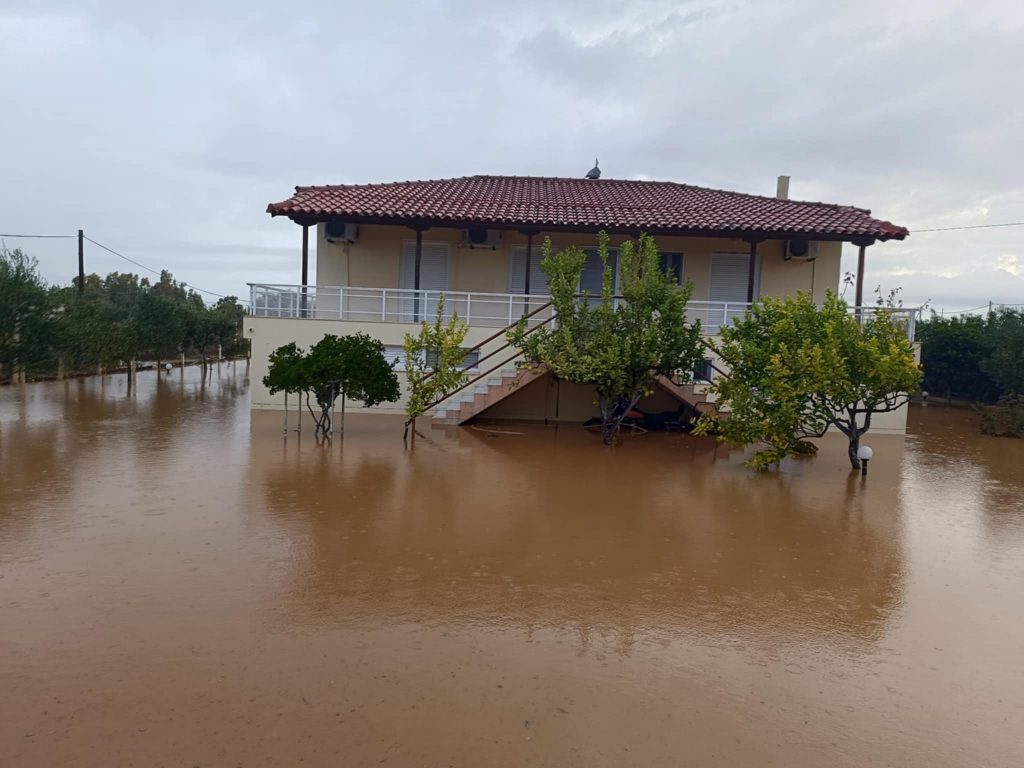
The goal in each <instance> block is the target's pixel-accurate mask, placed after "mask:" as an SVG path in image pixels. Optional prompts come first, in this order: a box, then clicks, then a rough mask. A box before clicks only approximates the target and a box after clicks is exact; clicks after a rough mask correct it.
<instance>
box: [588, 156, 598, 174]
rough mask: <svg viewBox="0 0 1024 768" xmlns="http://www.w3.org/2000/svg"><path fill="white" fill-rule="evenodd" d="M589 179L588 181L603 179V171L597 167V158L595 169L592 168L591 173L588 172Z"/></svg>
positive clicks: (595, 159)
mask: <svg viewBox="0 0 1024 768" xmlns="http://www.w3.org/2000/svg"><path fill="white" fill-rule="evenodd" d="M587 178H588V179H600V178H601V169H600V168H598V167H597V158H596V157H595V158H594V167H593V168H591V169H590V170H589V171H587Z"/></svg>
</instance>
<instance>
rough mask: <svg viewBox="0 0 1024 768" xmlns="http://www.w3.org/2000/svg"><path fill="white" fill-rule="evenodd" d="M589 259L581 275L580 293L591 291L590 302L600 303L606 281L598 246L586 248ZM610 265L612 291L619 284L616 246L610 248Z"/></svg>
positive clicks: (594, 304) (592, 303)
mask: <svg viewBox="0 0 1024 768" xmlns="http://www.w3.org/2000/svg"><path fill="white" fill-rule="evenodd" d="M583 251H584V252H585V253H586V254H587V260H586V262H585V263H584V264H583V274H582V275H581V276H580V293H589V294H590V295H591V296H592V297H595V298H592V299H590V304H591V305H592V306H596V305H597V304H600V303H601V302H600V299H601V284H602V282H603V281H604V265H603V264H602V263H601V256H600V255H599V254H598V252H597V249H596V248H584V249H583ZM608 266H609V267H611V269H612V292H613V293H614V292H615V288H616V287H617V286H618V284H619V270H618V266H619V252H618V250H616V249H615V248H609V249H608Z"/></svg>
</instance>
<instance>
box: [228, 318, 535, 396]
mask: <svg viewBox="0 0 1024 768" xmlns="http://www.w3.org/2000/svg"><path fill="white" fill-rule="evenodd" d="M499 330H501V329H498V328H470V329H469V331H468V332H467V334H466V341H465V342H464V344H463V346H465V347H467V348H470V347H475V346H476V345H477V344H479V343H480V342H482V341H484V340H485V339H487V338H489V337H490V336H493V335H494V334H495V333H497V332H498V331H499ZM418 331H419V325H416V324H412V323H358V322H351V321H344V320H299V319H293V318H279V317H247V318H246V320H245V337H246V338H247V339H250V340H251V341H252V361H251V365H250V377H251V382H250V389H249V391H250V392H251V397H252V407H253V408H259V409H282V408H284V393H283V392H278V393H277V394H276V395H271V394H270V392H269V391H268V390H267V388H266V387H265V386H264V385H263V377H264V376H266V375H267V370H268V367H269V366H268V362H267V360H268V357H269V356H270V353H271V352H273V351H274V350H275V349H277V348H278V347H280V346H283V345H285V344H288V343H290V342H293V341H294V342H295V343H296V344H298V345H299V347H300V348H301V349H309V347H311V346H312V345H313V344H315V343H316V342H318V341H320V339H322V338H323V337H324V336H326V335H327V334H335V335H336V336H344V335H347V334H352V333H365V334H367V335H369V336H372V337H374V338H376V339H380V340H381V341H382V342H383V343H384V344H386V345H388V346H392V345H393V346H401V345H402V344H403V343H404V341H405V334H406V333H416V332H418ZM504 343H505V339H504V336H501V335H499V336H498V338H496V339H494V340H493V341H491V342H489V343H488V344H487V345H485V346H484V348H483V349H482V350H481V357H483V356H484V355H487V354H489V353H490V352H491V351H493V350H495V349H497V348H498V347H500V346H502V345H503V344H504ZM514 353H515V350H513V349H511V348H509V349H507V350H503V351H502V352H501V353H500V354H497V355H495V356H494V357H492V358H490V359H488V360H484V361H483V362H482V363H481V368H480V369H481V371H486V370H488V369H489V368H492V367H493V366H495V365H497V364H498V363H500V362H502V361H503V360H505V359H506V358H508V357H511V356H512V355H513V354H514ZM398 381H399V383H400V384H401V386H402V397H401V399H400V400H399V401H398V402H395V403H383V404H381V405H379V406H377V407H375V408H372V409H367V408H362V407H361V406H358V405H356V404H354V403H349V404H347V405H346V409H347V410H355V411H370V412H373V413H404V412H405V397H406V393H405V374H404V373H403V372H401V371H398ZM289 405H292V406H293V407H294V397H292V398H290V399H289Z"/></svg>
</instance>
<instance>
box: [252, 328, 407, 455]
mask: <svg viewBox="0 0 1024 768" xmlns="http://www.w3.org/2000/svg"><path fill="white" fill-rule="evenodd" d="M269 363H270V369H269V371H268V372H267V375H266V376H264V377H263V384H264V385H265V386H266V387H267V389H269V390H270V393H271V394H275V393H277V392H282V391H283V392H285V393H289V392H299V393H305V395H306V407H307V408H308V409H309V412H310V415H311V416H312V417H313V422H314V424H315V425H316V428H315V434H317V435H319V436H323V437H327V436H329V435H332V434H333V433H334V420H333V413H332V412H333V409H334V403H335V401H336V400H337V399H338V397H342V398H348V399H352V400H357V401H360V402H362V403H363V405H365V406H366V407H372V406H374V405H377V404H379V403H383V402H393V401H395V400H397V399H398V398H399V395H400V390H399V386H398V377H397V376H396V375H395V371H394V368H393V366H392V365H391V364H389V363H388V362H387V359H386V358H385V355H384V344H383V343H382V342H380V341H378V340H377V339H374V338H372V337H370V336H368V335H366V334H364V333H356V334H353V335H350V336H334V335H331V334H328V335H326V336H324V337H323V338H322V339H320V341H318V342H317V343H316V344H314V345H313V346H312V347H310V349H309V352H307V353H305V354H303V352H302V351H301V350H300V349H298V348H297V347H296V345H295V344H294V343H291V344H286V345H284V346H283V347H278V348H277V349H276V350H274V351H273V352H272V353H271V354H270V357H269ZM310 397H312V398H313V400H314V401H315V402H316V405H317V408H318V409H319V412H317V411H314V410H313V406H312V404H311V403H310ZM342 402H343V403H344V400H343V401H342ZM342 414H343V416H342V418H343V419H344V411H343V412H342ZM342 428H344V421H343V422H342Z"/></svg>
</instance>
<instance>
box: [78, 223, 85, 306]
mask: <svg viewBox="0 0 1024 768" xmlns="http://www.w3.org/2000/svg"><path fill="white" fill-rule="evenodd" d="M84 291H85V234H84V233H83V232H82V230H78V295H79V296H81V295H82V293H83V292H84Z"/></svg>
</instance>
